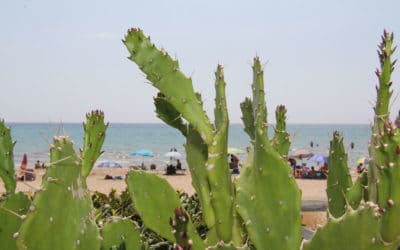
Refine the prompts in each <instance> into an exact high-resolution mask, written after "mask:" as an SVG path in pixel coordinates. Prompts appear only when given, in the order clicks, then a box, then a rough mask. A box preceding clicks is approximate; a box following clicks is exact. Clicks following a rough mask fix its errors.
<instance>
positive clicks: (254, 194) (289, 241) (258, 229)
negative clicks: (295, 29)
mask: <svg viewBox="0 0 400 250" xmlns="http://www.w3.org/2000/svg"><path fill="white" fill-rule="evenodd" d="M252 88H253V101H252V103H253V106H252V108H253V113H254V117H255V119H254V121H255V124H254V127H255V141H254V155H253V159H252V166H249V167H248V168H246V169H245V170H244V171H243V172H242V173H241V175H240V177H239V179H238V181H237V183H236V190H237V195H236V196H237V211H238V212H239V214H240V216H241V217H242V219H243V221H244V223H245V225H246V229H247V232H248V233H249V236H250V238H251V240H252V242H253V243H254V245H255V246H256V248H257V249H297V248H298V247H299V246H300V243H301V214H300V212H301V211H300V208H301V193H300V190H299V188H298V187H297V184H296V181H295V179H294V177H293V175H292V173H291V169H290V168H289V167H288V164H287V162H286V161H285V160H284V159H283V158H282V157H281V155H280V154H279V152H278V151H276V150H275V149H274V148H273V146H272V143H271V141H270V140H269V139H268V135H267V127H266V124H267V120H266V107H265V100H264V81H263V70H262V68H261V63H260V60H259V59H258V58H255V59H254V66H253V86H252Z"/></svg>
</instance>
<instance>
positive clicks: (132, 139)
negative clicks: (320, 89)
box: [7, 123, 371, 167]
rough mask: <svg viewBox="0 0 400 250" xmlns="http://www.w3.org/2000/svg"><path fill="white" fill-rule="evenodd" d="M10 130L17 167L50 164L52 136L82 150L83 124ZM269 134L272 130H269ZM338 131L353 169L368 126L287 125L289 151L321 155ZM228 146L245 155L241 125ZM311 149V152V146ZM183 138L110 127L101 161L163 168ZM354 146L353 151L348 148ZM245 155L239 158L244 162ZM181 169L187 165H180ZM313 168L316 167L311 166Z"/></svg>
mask: <svg viewBox="0 0 400 250" xmlns="http://www.w3.org/2000/svg"><path fill="white" fill-rule="evenodd" d="M7 125H8V126H10V127H11V134H12V137H13V140H16V141H17V144H16V145H15V148H14V161H15V162H16V167H19V165H20V162H21V160H22V155H23V154H24V153H27V155H28V164H29V165H30V166H33V164H34V163H35V161H36V160H40V161H42V162H43V161H44V162H48V161H49V155H48V152H49V144H50V143H51V142H52V137H53V135H56V134H61V135H68V136H69V137H70V138H71V139H72V140H73V141H74V142H75V145H76V149H77V150H78V148H80V147H81V146H82V141H83V128H82V124H63V125H60V124H47V123H43V124H40V123H35V124H29V123H8V124H7ZM270 130H271V134H272V133H273V132H272V128H271V127H270ZM335 130H338V131H339V132H340V133H341V134H342V135H343V136H344V143H345V147H346V148H347V151H348V157H349V166H351V167H355V166H356V162H357V159H359V158H360V157H362V156H364V155H367V154H368V148H367V147H368V141H369V139H370V135H371V132H370V126H369V125H338V124H332V125H329V124H324V125H288V131H289V133H290V134H291V138H292V145H291V149H299V148H308V149H311V150H312V151H314V152H323V151H327V150H328V149H329V141H330V139H331V138H332V133H333V132H334V131H335ZM229 132H230V134H229V146H230V147H235V148H240V149H243V150H244V151H245V148H246V147H247V146H248V145H249V138H248V136H247V134H245V132H244V131H243V127H242V125H239V124H234V125H231V126H230V130H229ZM311 141H312V142H313V144H314V146H313V147H312V148H311V147H310V143H311ZM184 142H185V138H184V137H183V136H182V135H181V134H180V133H179V132H178V131H177V130H175V129H173V128H170V127H168V126H167V125H164V124H110V126H109V128H108V130H107V132H106V140H105V142H104V145H103V150H105V153H104V154H103V155H102V156H101V157H100V159H99V160H98V162H100V161H107V160H111V161H117V162H119V163H121V164H122V165H123V166H126V167H127V166H129V165H133V164H135V165H136V164H140V163H141V162H142V161H144V162H145V164H147V165H148V164H150V163H155V164H157V166H165V164H166V163H167V162H168V159H167V158H166V157H164V156H163V155H164V154H165V153H166V152H168V151H169V150H170V148H172V147H175V148H177V150H178V151H179V152H181V153H183V154H184V149H183V144H184ZM351 142H353V143H354V145H355V147H354V149H351V148H350V143H351ZM139 149H149V150H151V151H153V152H154V157H153V158H144V157H140V156H131V155H130V153H131V152H132V151H135V150H139ZM245 157H246V155H240V156H239V158H240V159H241V160H244V159H245ZM183 164H184V166H185V165H186V162H183ZM314 164H315V163H314Z"/></svg>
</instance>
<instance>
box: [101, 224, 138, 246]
mask: <svg viewBox="0 0 400 250" xmlns="http://www.w3.org/2000/svg"><path fill="white" fill-rule="evenodd" d="M101 236H102V238H103V240H102V242H101V250H113V249H121V250H122V249H124V250H137V249H141V247H142V244H141V241H140V232H139V231H138V230H137V229H136V228H135V225H134V224H133V222H132V221H131V220H121V221H116V222H111V223H107V224H106V225H105V226H104V227H103V229H102V230H101Z"/></svg>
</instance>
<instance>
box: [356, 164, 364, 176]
mask: <svg viewBox="0 0 400 250" xmlns="http://www.w3.org/2000/svg"><path fill="white" fill-rule="evenodd" d="M364 169H365V168H364V167H363V164H362V163H359V164H358V165H357V173H358V174H361V173H362V172H363V171H364Z"/></svg>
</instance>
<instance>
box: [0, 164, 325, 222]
mask: <svg viewBox="0 0 400 250" xmlns="http://www.w3.org/2000/svg"><path fill="white" fill-rule="evenodd" d="M127 172H128V170H127V169H99V168H94V169H93V170H92V172H91V174H90V175H89V177H88V178H87V184H88V188H89V190H90V192H94V191H99V192H102V193H105V194H108V193H109V192H110V191H111V190H112V189H115V190H117V191H118V192H121V191H123V190H125V189H126V183H125V181H124V180H105V179H104V177H105V176H106V175H111V176H121V177H122V178H124V177H125V175H126V173H127ZM35 173H36V180H35V181H29V182H23V181H18V182H17V191H22V192H28V193H34V192H35V191H36V190H39V189H40V185H41V181H42V176H43V175H44V173H45V170H43V169H37V170H35ZM154 173H155V174H157V175H159V176H160V177H161V178H164V179H166V180H167V181H168V182H169V183H170V184H171V186H172V187H173V188H174V189H181V190H183V191H185V192H186V193H188V194H190V195H191V194H193V193H194V192H195V191H194V188H193V187H192V184H191V182H192V179H191V176H190V172H189V171H187V172H186V174H180V175H172V176H171V175H169V176H167V175H164V174H163V172H154ZM296 181H297V184H298V186H299V188H300V189H301V191H302V200H303V201H322V202H325V203H326V202H327V196H326V191H325V189H326V180H309V179H296ZM4 192H5V189H4V185H3V184H2V183H1V180H0V193H4ZM325 222H326V212H324V211H323V212H304V213H303V224H304V225H306V226H307V227H308V228H310V229H316V228H317V227H318V226H321V225H323V224H324V223H325Z"/></svg>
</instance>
